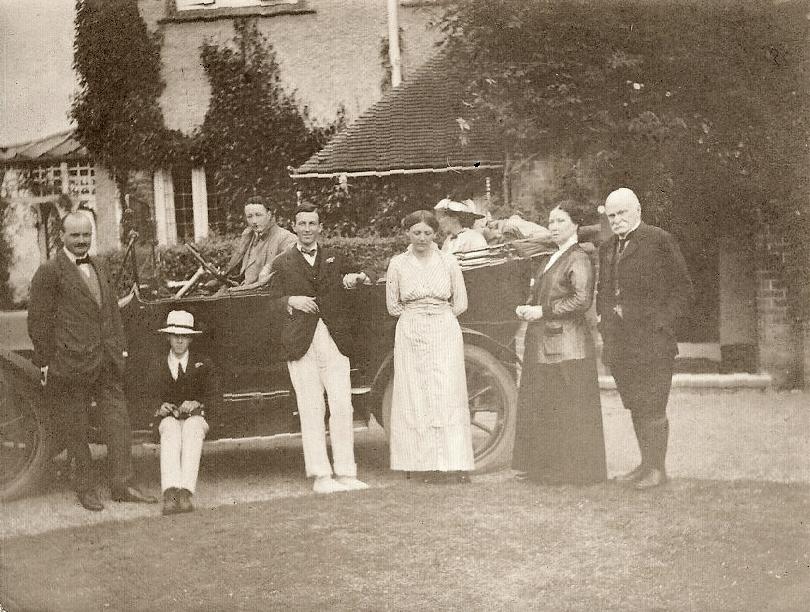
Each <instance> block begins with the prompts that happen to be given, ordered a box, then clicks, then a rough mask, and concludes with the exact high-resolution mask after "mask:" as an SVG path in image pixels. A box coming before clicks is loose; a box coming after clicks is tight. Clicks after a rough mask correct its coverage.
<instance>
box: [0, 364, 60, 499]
mask: <svg viewBox="0 0 810 612" xmlns="http://www.w3.org/2000/svg"><path fill="white" fill-rule="evenodd" d="M39 395H40V394H39V392H38V389H36V388H35V387H34V386H33V385H32V384H31V383H29V382H27V381H25V380H23V379H22V378H21V377H20V376H19V375H17V374H14V373H13V372H10V371H8V370H6V369H3V370H0V423H2V427H0V500H2V501H7V500H11V499H16V498H18V497H21V496H23V495H25V494H26V493H29V492H31V491H33V490H34V489H35V488H36V487H37V485H38V484H39V483H40V481H41V480H42V477H43V476H44V474H45V473H46V471H47V469H48V466H49V465H50V463H51V457H52V450H51V446H52V440H51V435H50V432H49V427H48V420H47V417H46V415H45V413H44V410H43V409H42V407H41V405H40V401H39Z"/></svg>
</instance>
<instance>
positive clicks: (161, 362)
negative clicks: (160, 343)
mask: <svg viewBox="0 0 810 612" xmlns="http://www.w3.org/2000/svg"><path fill="white" fill-rule="evenodd" d="M168 355H169V352H168V350H167V351H166V352H163V353H160V354H158V355H155V357H154V358H153V360H152V368H151V371H150V375H149V377H148V379H147V380H148V384H149V398H150V399H149V402H150V407H151V408H152V409H154V410H157V409H158V408H159V407H160V406H161V404H163V402H168V403H170V404H174V405H175V406H177V407H178V408H179V407H180V404H182V403H183V402H184V401H185V400H197V401H198V402H200V403H201V404H202V405H203V406H204V410H205V414H206V418H207V419H209V420H210V418H211V416H210V415H211V411H212V410H213V409H214V408H215V407H216V402H217V393H218V390H217V387H218V385H217V377H216V372H215V371H214V366H213V364H212V363H211V360H210V359H208V358H207V357H205V356H204V355H202V354H200V353H197V352H195V351H194V349H193V348H190V349H189V352H188V364H187V365H186V372H185V374H183V375H179V376H178V377H177V380H174V379H173V378H172V373H171V370H169V363H168Z"/></svg>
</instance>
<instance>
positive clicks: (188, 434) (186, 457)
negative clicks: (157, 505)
mask: <svg viewBox="0 0 810 612" xmlns="http://www.w3.org/2000/svg"><path fill="white" fill-rule="evenodd" d="M158 431H160V488H161V490H162V491H165V490H166V489H168V488H170V487H176V488H178V489H188V490H189V491H191V492H192V493H194V490H195V488H196V487H197V473H198V472H199V470H200V455H201V454H202V445H203V439H204V438H205V434H206V433H208V423H206V421H205V419H204V418H203V417H201V416H196V415H195V416H191V417H188V418H187V419H183V420H180V419H175V418H174V417H171V416H168V417H164V418H163V420H162V421H160V426H159V427H158Z"/></svg>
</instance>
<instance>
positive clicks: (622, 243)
mask: <svg viewBox="0 0 810 612" xmlns="http://www.w3.org/2000/svg"><path fill="white" fill-rule="evenodd" d="M629 241H630V236H627V237H626V238H619V255H621V254H622V253H624V249H625V248H626V247H627V243H628V242H629Z"/></svg>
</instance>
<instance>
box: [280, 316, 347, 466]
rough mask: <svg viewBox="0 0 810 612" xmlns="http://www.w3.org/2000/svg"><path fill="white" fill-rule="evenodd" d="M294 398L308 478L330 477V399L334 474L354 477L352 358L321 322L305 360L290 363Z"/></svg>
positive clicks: (303, 358) (288, 364)
mask: <svg viewBox="0 0 810 612" xmlns="http://www.w3.org/2000/svg"><path fill="white" fill-rule="evenodd" d="M287 368H288V369H289V371H290V380H291V381H292V384H293V388H294V389H295V395H296V399H297V402H298V418H300V419H301V438H302V441H303V446H304V466H305V468H306V472H307V476H315V477H320V476H331V474H332V466H331V465H330V464H329V455H327V453H326V428H325V426H324V418H325V415H326V404H325V403H324V396H323V394H324V391H326V396H327V398H328V399H329V437H330V440H331V442H332V456H333V459H334V463H335V469H334V473H335V474H337V475H338V476H350V477H355V476H356V475H357V466H356V465H355V463H354V429H353V420H354V419H353V408H352V386H351V380H350V378H349V358H348V357H346V356H345V355H343V354H342V353H341V352H340V351H339V350H338V347H337V345H336V344H335V342H334V340H332V336H331V335H330V334H329V330H328V329H327V328H326V325H324V324H323V321H318V325H317V327H316V328H315V334H314V336H313V337H312V343H311V344H310V345H309V349H308V350H307V352H306V353H305V354H304V356H303V357H301V358H300V359H298V360H296V361H288V362H287Z"/></svg>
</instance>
